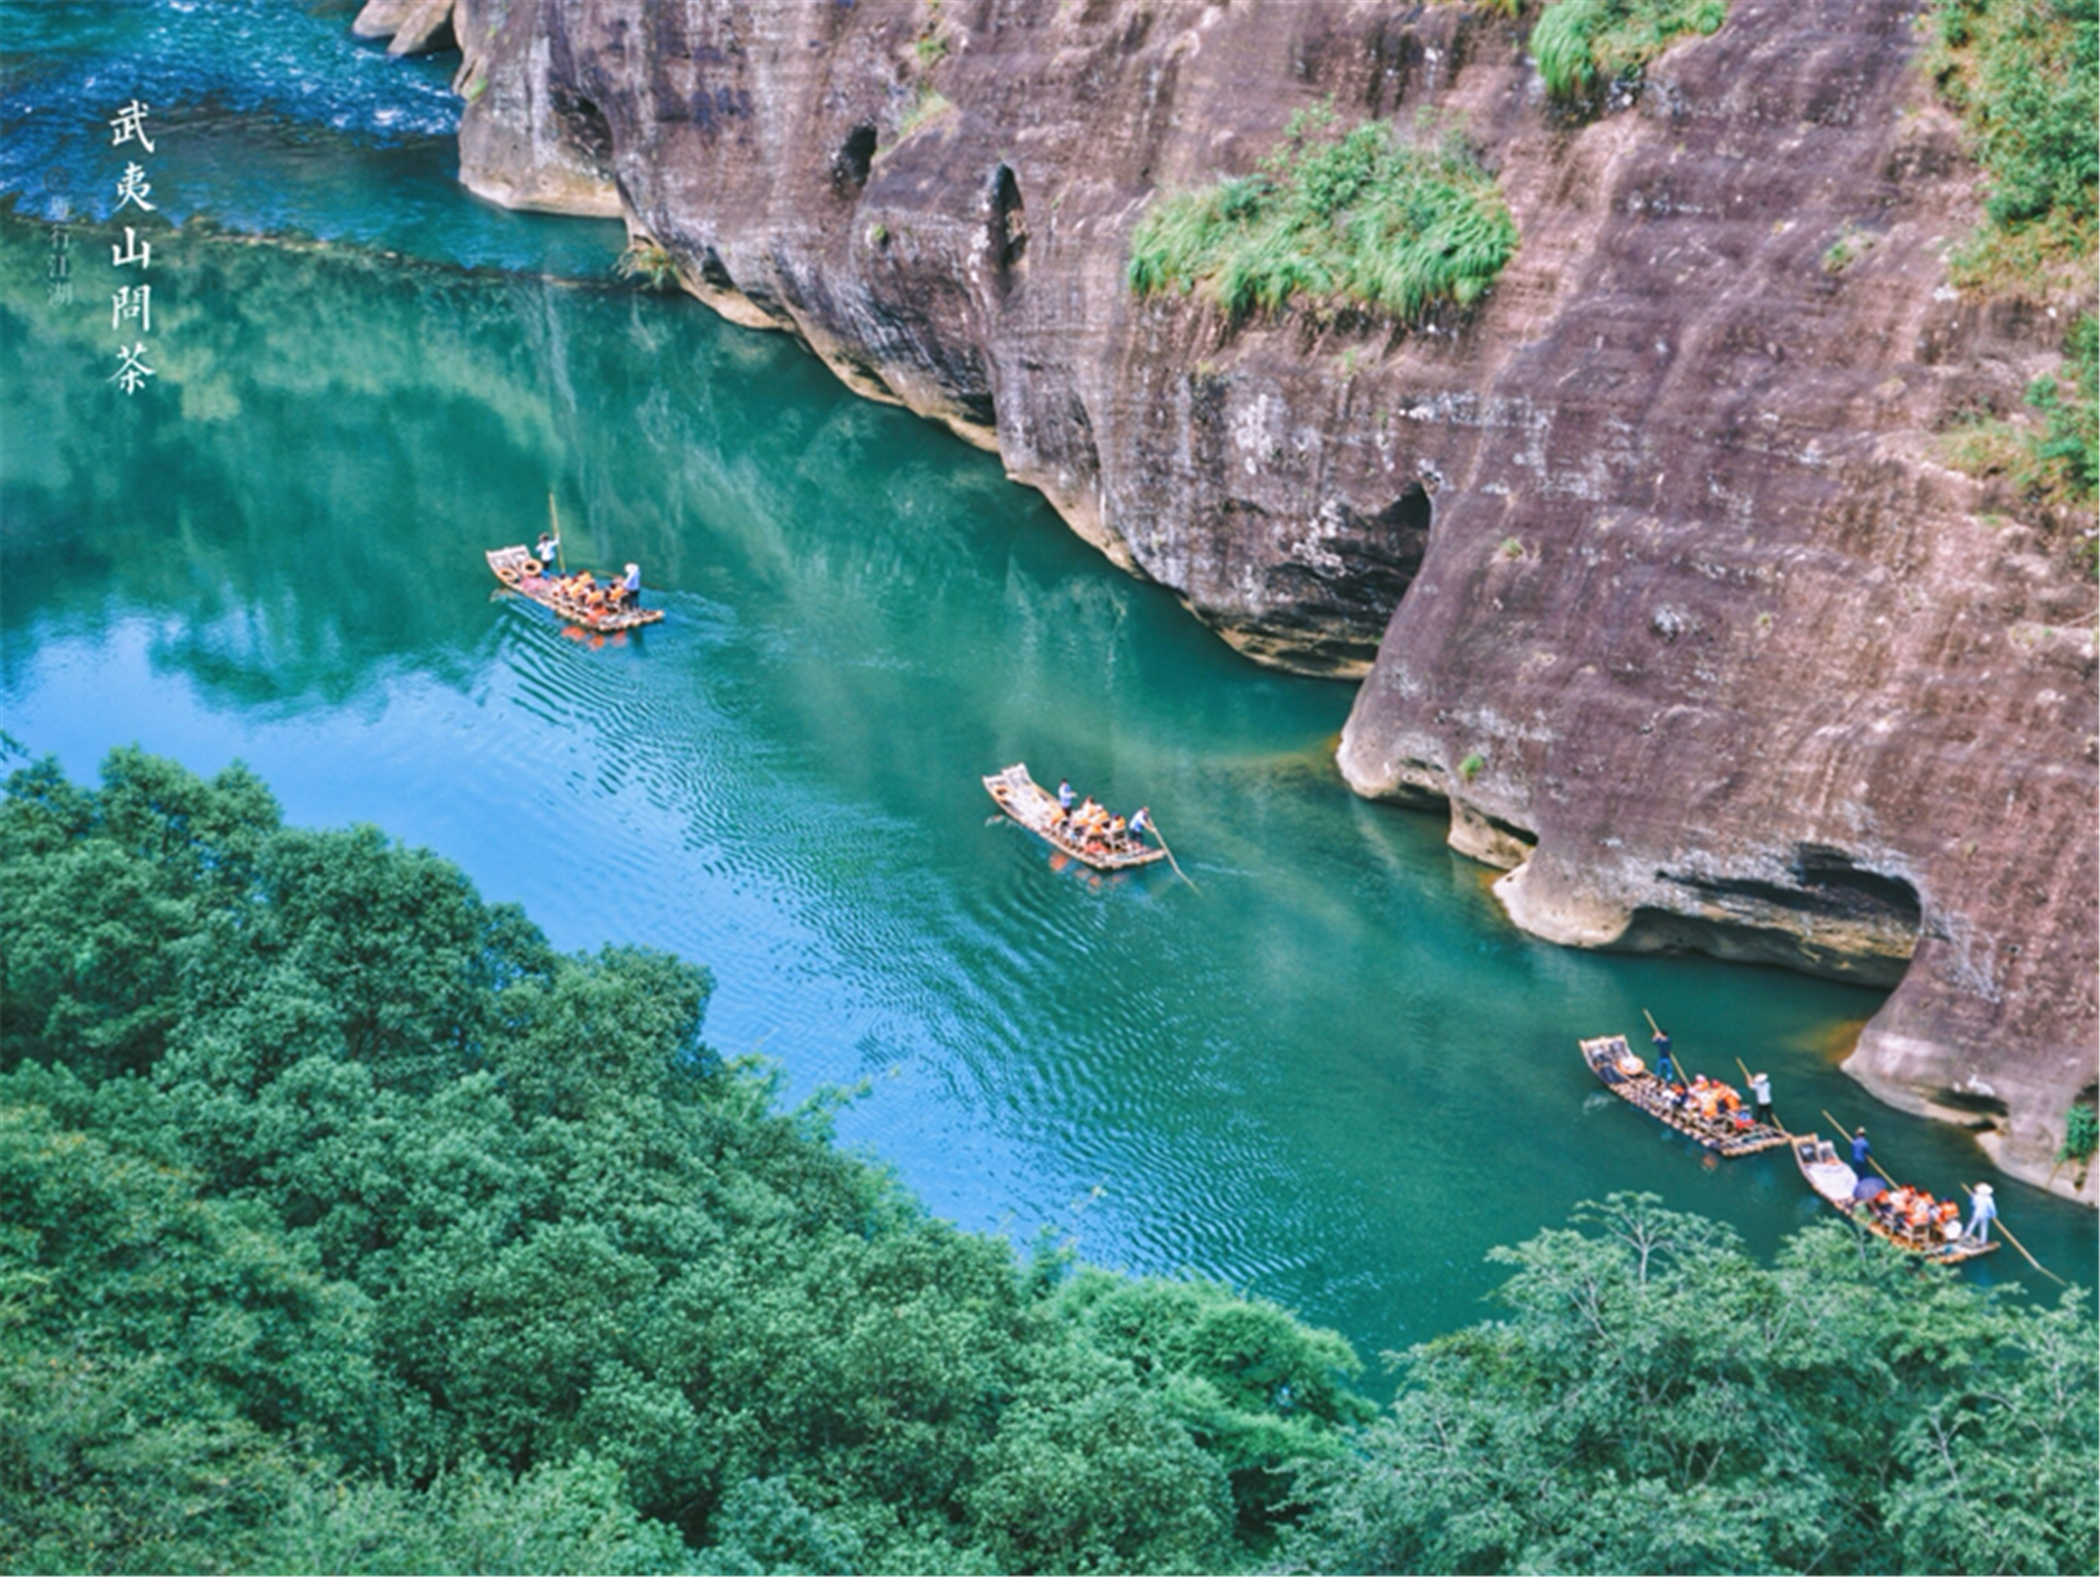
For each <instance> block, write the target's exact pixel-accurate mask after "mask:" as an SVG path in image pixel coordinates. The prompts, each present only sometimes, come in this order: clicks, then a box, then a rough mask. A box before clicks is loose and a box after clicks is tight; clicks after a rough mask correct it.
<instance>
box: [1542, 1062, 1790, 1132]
mask: <svg viewBox="0 0 2100 1577" xmlns="http://www.w3.org/2000/svg"><path fill="white" fill-rule="evenodd" d="M1579 1044H1580V1045H1581V1047H1582V1060H1583V1061H1585V1062H1587V1063H1588V1064H1589V1065H1590V1072H1592V1073H1594V1074H1596V1075H1597V1077H1598V1078H1599V1079H1601V1080H1602V1081H1603V1083H1604V1087H1605V1088H1606V1089H1608V1090H1610V1091H1611V1092H1612V1094H1614V1095H1616V1096H1618V1097H1619V1099H1620V1100H1622V1101H1625V1102H1627V1103H1628V1104H1629V1105H1633V1106H1638V1107H1639V1108H1640V1109H1641V1110H1642V1111H1644V1112H1646V1113H1647V1114H1648V1115H1649V1116H1650V1117H1653V1118H1654V1119H1655V1120H1656V1121H1657V1122H1659V1123H1662V1124H1664V1125H1665V1126H1667V1127H1670V1128H1675V1129H1676V1130H1677V1131H1678V1132H1679V1133H1681V1134H1685V1135H1687V1136H1688V1137H1690V1138H1693V1139H1696V1140H1698V1141H1699V1142H1700V1143H1701V1144H1703V1145H1705V1146H1706V1148H1707V1149H1709V1150H1713V1151H1717V1152H1719V1153H1720V1154H1722V1155H1726V1156H1737V1155H1755V1154H1756V1153H1757V1152H1758V1151H1760V1150H1769V1149H1771V1148H1772V1147H1773V1146H1774V1145H1781V1144H1785V1143H1786V1142H1787V1135H1786V1133H1785V1132H1784V1130H1782V1129H1778V1128H1774V1127H1773V1126H1772V1125H1771V1124H1769V1123H1757V1122H1753V1123H1738V1122H1736V1121H1735V1120H1734V1119H1732V1118H1726V1117H1723V1118H1717V1119H1709V1118H1706V1117H1702V1116H1700V1115H1699V1113H1698V1111H1697V1110H1695V1109H1693V1108H1691V1107H1681V1106H1679V1105H1678V1104H1677V1103H1676V1101H1674V1100H1672V1099H1671V1097H1670V1089H1669V1086H1668V1085H1666V1084H1664V1083H1663V1081H1662V1080H1660V1079H1658V1078H1657V1077H1656V1076H1655V1074H1654V1072H1653V1071H1652V1070H1651V1069H1650V1068H1649V1067H1648V1065H1647V1064H1646V1063H1644V1062H1642V1061H1641V1059H1640V1058H1639V1057H1638V1056H1636V1055H1635V1054H1634V1051H1633V1048H1632V1047H1630V1046H1628V1045H1627V1044H1626V1037H1625V1036H1624V1035H1600V1036H1598V1037H1597V1038H1596V1039H1594V1040H1585V1041H1582V1042H1580V1043H1579Z"/></svg>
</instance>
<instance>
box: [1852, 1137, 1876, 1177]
mask: <svg viewBox="0 0 2100 1577" xmlns="http://www.w3.org/2000/svg"><path fill="white" fill-rule="evenodd" d="M1872 1148H1873V1146H1872V1145H1870V1144H1868V1143H1867V1130H1866V1129H1865V1128H1861V1129H1860V1130H1859V1132H1857V1133H1855V1134H1854V1135H1853V1136H1852V1170H1853V1171H1855V1172H1859V1173H1862V1174H1864V1173H1865V1171H1866V1169H1867V1152H1868V1151H1869V1150H1870V1149H1872Z"/></svg>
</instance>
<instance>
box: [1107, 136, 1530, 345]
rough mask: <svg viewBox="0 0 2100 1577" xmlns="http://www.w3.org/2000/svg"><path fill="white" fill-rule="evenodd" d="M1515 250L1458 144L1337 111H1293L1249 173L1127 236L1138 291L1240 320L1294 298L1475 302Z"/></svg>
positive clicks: (1184, 199) (1492, 198)
mask: <svg viewBox="0 0 2100 1577" xmlns="http://www.w3.org/2000/svg"><path fill="white" fill-rule="evenodd" d="M1516 249H1517V226H1516V221H1515V220H1514V219H1512V218H1511V217H1510V213H1509V207H1508V205H1507V204H1506V203H1505V202H1504V201H1503V200H1502V194H1501V191H1500V189H1499V188H1498V187H1497V185H1496V183H1495V178H1494V176H1493V175H1491V174H1490V173H1489V172H1488V171H1487V170H1485V169H1484V168H1482V166H1481V165H1480V162H1479V160H1478V159H1477V158H1476V157H1475V156H1474V154H1473V153H1472V151H1471V149H1470V148H1469V147H1468V146H1467V145H1466V144H1465V142H1464V141H1463V139H1461V138H1457V137H1447V138H1445V139H1444V140H1443V141H1442V143H1440V144H1438V145H1437V146H1435V147H1430V146H1427V145H1424V144H1418V143H1414V142H1409V141H1405V140H1402V139H1400V138H1398V137H1397V136H1396V135H1395V133H1394V131H1393V128H1392V127H1391V125H1390V124H1389V123H1387V122H1383V121H1367V122H1365V123H1364V124H1362V125H1360V126H1357V127H1355V128H1354V129H1353V130H1351V131H1349V132H1347V133H1341V132H1339V131H1338V130H1337V128H1336V124H1335V118H1334V113H1333V111H1332V110H1331V109H1326V108H1321V109H1318V110H1309V111H1300V112H1299V113H1298V114H1296V115H1294V116H1292V117H1291V121H1290V124H1289V126H1288V127H1287V128H1286V130H1285V133H1284V141H1283V143H1282V144H1281V145H1280V146H1279V147H1278V148H1276V149H1275V150H1274V151H1273V152H1271V153H1270V154H1269V156H1268V157H1267V158H1265V159H1263V160H1262V162H1261V165H1260V167H1259V168H1258V169H1256V170H1255V172H1254V173H1253V174H1251V175H1246V176H1239V177H1233V178H1228V179H1226V180H1222V181H1220V182H1218V183H1217V184H1216V185H1214V186H1210V187H1206V188H1204V189H1203V190H1201V191H1197V192H1187V193H1182V194H1180V195H1178V196H1173V197H1168V198H1166V199H1164V200H1162V201H1161V202H1160V203H1159V204H1158V205H1157V206H1156V207H1155V208H1154V209H1153V210H1152V212H1150V213H1149V214H1147V215H1146V216H1145V218H1144V219H1143V220H1142V221H1141V222H1140V223H1139V225H1138V227H1137V230H1136V232H1135V233H1134V234H1133V235H1132V237H1131V246H1130V266H1129V275H1128V277H1129V281H1130V286H1131V288H1132V289H1133V290H1134V291H1135V292H1136V293H1137V294H1138V295H1139V296H1150V295H1160V294H1165V293H1168V292H1180V293H1183V294H1187V293H1189V292H1192V291H1201V292H1202V293H1203V294H1205V295H1206V296H1208V297H1210V298H1211V299H1213V300H1214V301H1216V303H1217V304H1218V305H1219V306H1220V307H1222V308H1223V309H1224V311H1225V312H1226V314H1227V315H1228V316H1229V317H1231V318H1232V319H1234V320H1235V321H1239V320H1242V319H1245V318H1248V317H1251V316H1254V315H1255V314H1257V313H1278V312H1282V311H1283V310H1284V309H1285V308H1286V307H1288V306H1289V305H1291V304H1292V303H1293V302H1295V301H1303V302H1306V303H1308V304H1310V305H1312V306H1314V307H1315V308H1319V309H1325V310H1336V309H1341V308H1347V307H1354V308H1357V309H1360V310H1366V311H1370V312H1373V313H1378V314H1382V315H1385V316H1389V317H1394V318H1398V319H1400V320H1402V321H1404V322H1406V321H1414V320H1417V319H1419V318H1421V317H1422V316H1423V315H1424V314H1425V313H1427V312H1428V311H1429V310H1430V309H1431V308H1433V307H1434V306H1436V305H1437V304H1439V303H1442V302H1451V303H1455V304H1457V305H1459V306H1469V305H1471V304H1472V303H1473V302H1475V301H1478V300H1479V299H1480V298H1481V296H1483V295H1484V294H1485V293H1486V292H1487V290H1488V288H1489V287H1490V286H1491V285H1493V283H1494V282H1495V279H1496V277H1497V276H1498V275H1499V274H1500V273H1501V272H1502V268H1503V266H1504V265H1505V264H1506V263H1507V262H1508V261H1509V259H1510V258H1511V257H1512V256H1513V255H1514V254H1515V252H1516Z"/></svg>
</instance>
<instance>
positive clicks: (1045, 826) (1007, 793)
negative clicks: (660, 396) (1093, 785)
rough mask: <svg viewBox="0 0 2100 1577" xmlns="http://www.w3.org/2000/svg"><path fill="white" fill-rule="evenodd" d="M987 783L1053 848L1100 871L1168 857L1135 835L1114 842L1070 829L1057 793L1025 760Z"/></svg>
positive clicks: (1002, 803) (1016, 816)
mask: <svg viewBox="0 0 2100 1577" xmlns="http://www.w3.org/2000/svg"><path fill="white" fill-rule="evenodd" d="M984 787H985V792H987V793H988V794H990V795H991V796H992V799H993V800H994V801H995V802H996V803H997V805H998V806H999V808H1000V809H1001V810H1003V811H1005V812H1006V814H1007V815H1009V816H1011V817H1013V819H1014V820H1015V821H1018V822H1019V823H1020V824H1021V825H1022V826H1024V827H1026V828H1027V829H1028V830H1029V831H1030V832H1032V833H1034V834H1035V835H1036V836H1037V837H1039V838H1041V839H1042V840H1043V841H1044V842H1045V843H1048V844H1049V845H1050V846H1051V847H1052V848H1055V849H1059V850H1061V851H1063V852H1064V853H1066V854H1069V855H1071V856H1072V858H1073V859H1075V860H1078V861H1080V862H1081V863H1082V864H1085V865H1091V866H1092V867H1093V868H1094V869H1095V870H1097V871H1126V870H1129V869H1130V868H1131V867H1133V866H1138V865H1150V864H1152V863H1153V862H1154V861H1155V860H1163V859H1165V858H1166V857H1167V851H1166V850H1165V849H1164V848H1158V849H1155V848H1152V847H1150V846H1149V845H1147V844H1145V843H1142V842H1139V841H1136V840H1133V839H1128V838H1126V839H1124V840H1123V841H1122V842H1121V843H1120V844H1114V845H1111V844H1109V843H1106V842H1104V841H1102V840H1101V839H1099V838H1087V839H1081V838H1079V837H1076V836H1074V835H1073V834H1072V833H1070V832H1068V831H1066V829H1065V826H1064V818H1063V817H1062V816H1061V815H1060V814H1059V807H1058V803H1057V796H1056V795H1054V794H1052V793H1050V792H1049V791H1048V790H1047V789H1045V788H1044V787H1043V786H1042V785H1041V784H1040V783H1038V782H1036V780H1035V779H1034V778H1032V777H1030V776H1029V775H1028V766H1027V763H1025V762H1018V761H1017V762H1015V763H1014V764H1013V765H1012V766H1010V767H1008V768H1007V769H1006V770H1005V771H1004V772H995V773H993V774H992V775H991V776H990V777H988V778H986V779H985V780H984Z"/></svg>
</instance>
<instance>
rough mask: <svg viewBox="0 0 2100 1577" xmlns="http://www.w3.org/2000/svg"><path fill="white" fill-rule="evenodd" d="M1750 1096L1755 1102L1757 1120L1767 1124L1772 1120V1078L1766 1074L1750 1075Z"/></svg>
mask: <svg viewBox="0 0 2100 1577" xmlns="http://www.w3.org/2000/svg"><path fill="white" fill-rule="evenodd" d="M1750 1098H1751V1099H1752V1100H1754V1101H1756V1102H1757V1120H1758V1121H1759V1122H1761V1123H1764V1124H1766V1125H1767V1126H1769V1125H1770V1124H1771V1121H1772V1080H1771V1078H1770V1077H1769V1076H1768V1075H1766V1074H1763V1073H1753V1074H1751V1075H1750Z"/></svg>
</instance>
